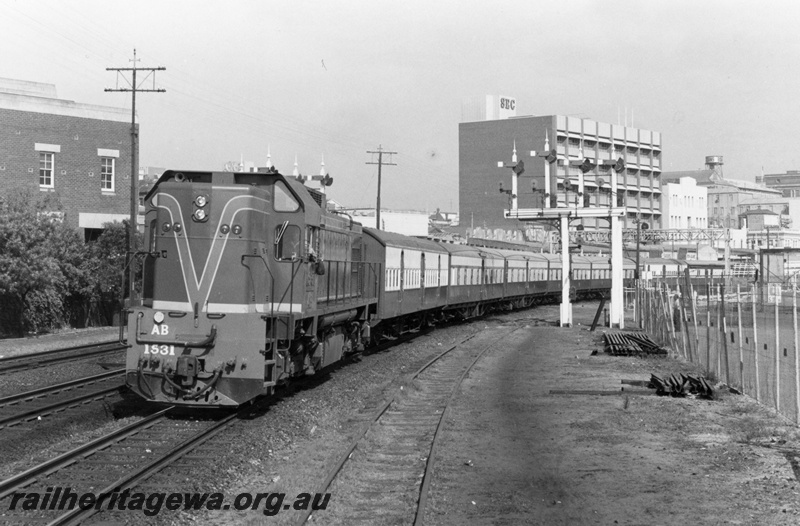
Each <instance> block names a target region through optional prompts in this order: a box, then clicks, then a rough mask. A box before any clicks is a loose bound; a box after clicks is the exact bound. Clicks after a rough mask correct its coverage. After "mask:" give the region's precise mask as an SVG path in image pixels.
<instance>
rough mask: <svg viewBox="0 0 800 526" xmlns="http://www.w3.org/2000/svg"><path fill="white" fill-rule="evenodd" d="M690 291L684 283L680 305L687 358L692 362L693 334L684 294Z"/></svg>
mask: <svg viewBox="0 0 800 526" xmlns="http://www.w3.org/2000/svg"><path fill="white" fill-rule="evenodd" d="M688 291H689V288H688V287H686V286H685V285H684V287H683V293H682V294H681V300H680V303H679V305H680V309H681V328H682V329H683V332H682V333H681V334H682V336H683V347H684V351H685V353H686V358H687V359H688V360H689V361H690V362H692V361H694V356H693V355H692V336H691V334H689V320H688V319H687V316H686V306H685V305H684V304H683V303H684V298H685V296H684V294H686V293H688Z"/></svg>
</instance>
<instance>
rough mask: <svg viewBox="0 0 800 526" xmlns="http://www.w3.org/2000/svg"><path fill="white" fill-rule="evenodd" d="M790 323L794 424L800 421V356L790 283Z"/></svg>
mask: <svg viewBox="0 0 800 526" xmlns="http://www.w3.org/2000/svg"><path fill="white" fill-rule="evenodd" d="M792 325H793V326H794V407H795V420H794V421H795V424H797V423H800V356H798V338H797V287H795V286H794V285H792Z"/></svg>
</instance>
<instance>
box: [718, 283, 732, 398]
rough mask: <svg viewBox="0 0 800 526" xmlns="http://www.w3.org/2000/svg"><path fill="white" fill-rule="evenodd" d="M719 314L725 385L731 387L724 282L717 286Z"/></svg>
mask: <svg viewBox="0 0 800 526" xmlns="http://www.w3.org/2000/svg"><path fill="white" fill-rule="evenodd" d="M719 313H720V318H721V321H722V323H720V324H719V330H720V334H722V352H723V353H724V355H723V356H724V358H723V360H722V361H723V363H724V365H725V383H726V384H728V386H730V385H731V369H730V366H729V365H730V364H729V360H728V322H727V318H726V316H725V282H723V283H721V284H720V286H719Z"/></svg>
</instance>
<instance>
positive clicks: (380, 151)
mask: <svg viewBox="0 0 800 526" xmlns="http://www.w3.org/2000/svg"><path fill="white" fill-rule="evenodd" d="M367 153H370V154H373V155H374V154H376V153H377V154H378V162H377V163H376V162H374V161H370V162H368V163H366V164H377V165H378V203H377V209H376V211H375V212H376V213H375V228H377V229H378V230H380V229H381V167H382V166H383V165H384V164H385V165H386V166H397V164H395V163H393V162H391V158H390V159H389V161H390V162H388V163H385V162H383V154H387V155H397V152H385V151H383V148H382V147H381V145H380V144H379V145H378V151H376V152H373V151H369V150H368V151H367ZM373 159H374V157H373Z"/></svg>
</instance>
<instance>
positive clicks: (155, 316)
mask: <svg viewBox="0 0 800 526" xmlns="http://www.w3.org/2000/svg"><path fill="white" fill-rule="evenodd" d="M153 321H154V322H156V323H157V324H160V323H162V322H163V321H164V313H163V312H161V311H160V310H158V311H156V312H155V313H154V314H153Z"/></svg>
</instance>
